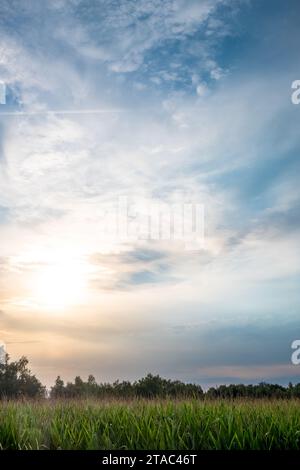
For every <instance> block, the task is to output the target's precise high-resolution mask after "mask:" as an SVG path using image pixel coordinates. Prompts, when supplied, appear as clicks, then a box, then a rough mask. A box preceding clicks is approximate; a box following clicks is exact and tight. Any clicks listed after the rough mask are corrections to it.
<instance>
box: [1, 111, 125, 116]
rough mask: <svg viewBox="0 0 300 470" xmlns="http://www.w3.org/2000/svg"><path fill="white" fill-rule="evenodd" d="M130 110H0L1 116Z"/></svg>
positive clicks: (108, 112)
mask: <svg viewBox="0 0 300 470" xmlns="http://www.w3.org/2000/svg"><path fill="white" fill-rule="evenodd" d="M124 112H128V110H127V109H74V110H69V109H60V110H55V109H53V110H49V111H4V112H0V116H36V115H53V114H114V113H117V114H118V113H124Z"/></svg>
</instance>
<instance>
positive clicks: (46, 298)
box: [31, 261, 88, 310]
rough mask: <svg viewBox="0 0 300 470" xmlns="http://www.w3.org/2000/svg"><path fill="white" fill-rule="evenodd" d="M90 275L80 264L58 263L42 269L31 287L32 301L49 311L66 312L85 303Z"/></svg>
mask: <svg viewBox="0 0 300 470" xmlns="http://www.w3.org/2000/svg"><path fill="white" fill-rule="evenodd" d="M87 284H88V275H87V272H86V269H85V267H84V266H83V265H81V264H80V263H74V262H70V261H68V262H66V263H62V262H59V263H56V264H51V265H47V266H44V267H41V268H40V269H39V270H38V272H36V274H35V276H34V279H33V281H32V285H31V300H32V301H33V303H34V304H35V305H36V306H37V307H39V308H43V309H47V310H65V309H67V308H68V307H72V306H75V305H78V304H80V303H82V302H84V299H85V297H86V294H87Z"/></svg>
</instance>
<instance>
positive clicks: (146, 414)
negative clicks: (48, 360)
mask: <svg viewBox="0 0 300 470" xmlns="http://www.w3.org/2000/svg"><path fill="white" fill-rule="evenodd" d="M0 448H2V449H128V450H133V449H146V450H148V449H153V450H167V449H172V450H201V449H224V450H226V449H228V450H229V449H236V450H238V449H261V450H269V449H298V450H299V449H300V407H299V401H297V400H273V401H270V400H254V401H250V400H248V401H247V400H235V401H234V402H233V401H228V400H218V401H214V400H204V401H199V400H182V401H174V400H173V401H171V400H160V401H158V400H144V399H140V400H139V399H133V400H127V401H118V400H112V401H104V402H103V401H99V400H78V399H77V400H73V401H72V400H67V401H66V400H50V401H49V400H44V401H39V402H36V401H35V402H28V403H26V402H14V401H10V402H5V401H4V402H2V404H1V407H0Z"/></svg>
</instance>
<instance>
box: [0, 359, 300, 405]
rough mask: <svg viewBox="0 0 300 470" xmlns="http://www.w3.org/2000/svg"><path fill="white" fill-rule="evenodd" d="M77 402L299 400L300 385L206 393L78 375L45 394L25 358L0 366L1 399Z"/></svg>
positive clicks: (152, 380) (171, 384) (149, 379)
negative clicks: (49, 399) (185, 399)
mask: <svg viewBox="0 0 300 470" xmlns="http://www.w3.org/2000/svg"><path fill="white" fill-rule="evenodd" d="M46 397H50V398H53V399H57V398H59V399H61V398H62V399H63V398H65V399H76V398H96V399H105V398H117V399H122V398H124V399H130V398H147V399H152V398H174V399H180V398H181V399H182V398H194V399H204V398H207V399H235V398H253V399H259V398H279V399H284V398H285V399H287V398H288V399H289V398H300V383H298V384H296V385H293V384H292V383H290V384H289V385H288V386H287V387H284V386H282V385H277V384H268V383H265V382H262V383H259V384H257V385H243V384H237V385H234V384H232V385H220V386H218V387H211V388H209V389H208V390H207V391H206V392H204V391H203V389H202V387H201V386H200V385H197V384H190V383H184V382H181V381H179V380H169V379H164V378H162V377H160V376H159V375H153V374H148V375H146V376H145V377H143V378H141V379H139V380H137V381H135V382H129V381H122V382H120V381H118V380H117V381H116V382H113V383H97V382H96V380H95V377H94V376H93V375H90V376H89V377H88V380H87V381H86V382H85V381H84V380H82V379H81V377H79V376H77V377H75V379H74V382H67V383H66V384H65V383H64V381H63V380H62V379H61V378H60V376H58V377H57V379H56V381H55V384H54V385H53V387H51V389H50V392H49V393H48V392H47V390H46V387H45V386H44V385H42V383H41V382H40V381H39V380H38V379H37V378H36V376H35V375H34V374H32V373H31V371H30V369H29V368H28V359H27V358H26V357H24V356H23V357H21V359H19V360H18V361H14V362H10V359H9V356H8V355H6V357H5V361H4V362H3V363H0V398H1V399H4V398H5V399H16V398H17V399H20V398H46Z"/></svg>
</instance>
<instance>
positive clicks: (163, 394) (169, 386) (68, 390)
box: [50, 374, 203, 398]
mask: <svg viewBox="0 0 300 470" xmlns="http://www.w3.org/2000/svg"><path fill="white" fill-rule="evenodd" d="M50 396H51V398H58V397H60V398H79V397H81V398H82V397H95V398H133V397H137V398H138V397H142V398H167V397H169V398H171V397H172V398H202V397H203V390H202V388H201V387H200V385H194V384H185V383H183V382H180V381H178V380H175V381H174V380H167V379H163V378H162V377H160V376H159V375H152V374H148V375H147V376H146V377H144V378H142V379H140V380H138V381H137V382H134V383H131V382H127V381H123V382H119V381H118V380H117V381H116V382H114V383H113V384H108V383H103V384H97V383H96V380H95V378H94V377H93V376H92V375H90V376H89V378H88V381H87V382H84V381H83V380H82V379H81V378H80V377H75V380H74V383H71V382H68V383H67V385H66V386H65V385H64V382H63V381H62V380H61V378H60V377H59V376H58V377H57V379H56V382H55V384H54V386H53V387H52V388H51V392H50Z"/></svg>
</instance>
